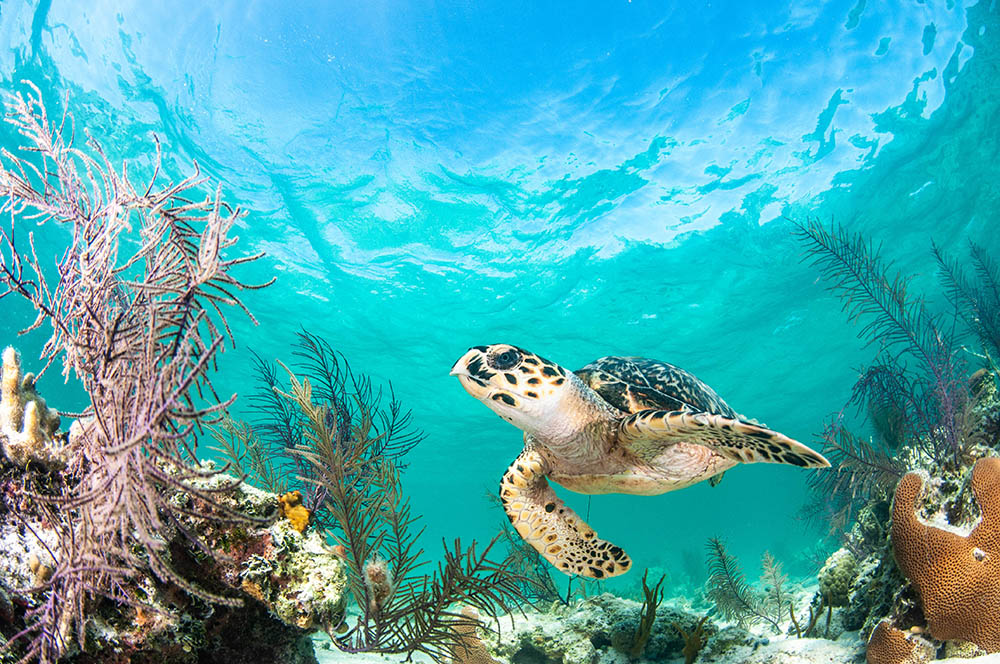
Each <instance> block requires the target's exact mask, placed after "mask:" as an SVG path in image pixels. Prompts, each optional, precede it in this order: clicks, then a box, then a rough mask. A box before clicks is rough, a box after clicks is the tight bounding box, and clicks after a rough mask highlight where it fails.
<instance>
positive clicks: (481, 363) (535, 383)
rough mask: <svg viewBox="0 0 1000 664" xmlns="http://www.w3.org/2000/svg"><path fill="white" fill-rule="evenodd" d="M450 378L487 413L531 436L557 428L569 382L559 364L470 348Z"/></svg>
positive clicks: (503, 348)
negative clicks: (484, 408) (460, 384)
mask: <svg viewBox="0 0 1000 664" xmlns="http://www.w3.org/2000/svg"><path fill="white" fill-rule="evenodd" d="M451 375H452V376H458V380H459V382H461V383H462V387H464V388H465V391H466V392H468V393H469V394H471V395H472V396H474V397H475V398H477V399H479V400H480V401H482V402H483V403H484V404H486V406H487V407H488V408H489V409H490V410H492V411H493V412H495V413H496V414H497V415H499V416H500V417H502V418H503V419H505V420H507V421H508V422H510V423H511V424H513V425H514V426H516V427H517V428H519V429H521V430H523V431H526V432H528V433H532V434H539V433H543V432H545V431H546V430H550V429H551V428H552V427H553V426H559V423H560V420H561V419H562V415H561V403H562V400H563V397H564V396H565V395H566V394H567V392H568V391H569V390H571V389H572V387H571V384H572V378H573V375H572V374H571V373H569V372H568V371H566V370H565V369H563V368H562V367H560V366H559V365H558V364H555V363H554V362H549V361H548V360H546V359H544V358H542V357H539V356H538V355H535V354H534V353H531V352H528V351H526V350H524V349H523V348H518V347H517V346H511V345H510V344H492V345H489V346H474V347H472V348H470V349H469V350H468V352H467V353H465V355H463V356H462V357H461V358H459V360H458V362H456V363H455V366H453V367H452V368H451Z"/></svg>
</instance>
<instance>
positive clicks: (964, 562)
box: [892, 458, 1000, 652]
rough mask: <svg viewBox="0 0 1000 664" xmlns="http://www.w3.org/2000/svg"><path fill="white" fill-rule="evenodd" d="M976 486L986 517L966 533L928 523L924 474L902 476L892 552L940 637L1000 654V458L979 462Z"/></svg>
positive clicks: (895, 506) (974, 477)
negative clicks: (923, 509) (919, 507)
mask: <svg viewBox="0 0 1000 664" xmlns="http://www.w3.org/2000/svg"><path fill="white" fill-rule="evenodd" d="M971 485H972V491H973V493H974V494H975V497H976V501H977V503H978V504H979V506H980V509H981V511H982V517H981V519H980V522H979V524H978V525H976V527H975V528H973V529H972V531H971V532H970V533H969V535H968V536H967V537H963V536H961V535H958V534H956V533H954V532H951V531H948V530H944V529H942V528H937V527H934V526H930V525H927V524H925V523H923V522H922V521H921V520H920V519H919V518H918V516H917V513H916V502H917V500H918V498H920V496H921V493H922V492H923V488H924V478H923V477H922V476H921V475H920V474H919V473H908V474H907V475H906V476H905V477H903V479H902V480H901V481H900V482H899V486H898V487H897V488H896V499H895V501H894V504H893V512H892V544H893V550H894V552H895V557H896V562H897V564H898V565H899V568H900V570H901V571H902V572H903V575H904V576H906V578H908V579H909V580H910V582H911V583H912V584H913V586H914V587H915V589H916V591H917V594H918V595H919V596H920V603H921V606H922V608H923V612H924V616H925V617H926V619H927V625H928V628H929V630H930V633H931V634H932V635H933V636H934V637H935V638H937V639H940V640H951V639H962V640H964V641H970V642H972V643H975V644H976V645H978V646H980V647H982V648H985V649H986V650H987V651H988V652H1000V582H998V579H1000V459H997V458H988V459H980V460H979V461H977V462H976V464H975V466H974V468H973V471H972V481H971Z"/></svg>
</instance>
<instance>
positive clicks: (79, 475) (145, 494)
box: [0, 88, 260, 661]
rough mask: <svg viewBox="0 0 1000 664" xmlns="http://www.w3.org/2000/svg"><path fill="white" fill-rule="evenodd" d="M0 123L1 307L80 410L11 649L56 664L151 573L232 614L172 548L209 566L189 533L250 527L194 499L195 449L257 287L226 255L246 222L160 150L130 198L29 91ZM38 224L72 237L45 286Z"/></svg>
mask: <svg viewBox="0 0 1000 664" xmlns="http://www.w3.org/2000/svg"><path fill="white" fill-rule="evenodd" d="M8 122H10V123H11V124H12V125H13V126H14V128H15V129H16V130H17V131H18V132H19V133H20V135H21V136H22V137H23V138H24V139H25V141H26V145H25V147H24V150H25V152H24V153H23V154H17V155H15V154H12V153H10V152H7V151H4V152H3V163H2V166H0V186H2V188H3V193H4V194H5V195H6V200H5V201H4V203H3V206H2V212H3V213H4V215H6V216H7V217H8V219H9V222H8V224H7V225H6V226H5V227H3V228H0V284H2V286H3V290H2V291H0V298H3V297H6V296H17V297H20V298H23V299H24V300H26V301H27V302H29V303H30V304H31V306H32V307H34V309H35V311H36V312H37V316H36V318H35V320H34V322H33V323H32V324H31V325H30V326H29V327H28V328H27V330H25V331H32V330H36V329H39V328H41V327H43V326H46V327H48V328H49V330H50V331H51V335H50V337H49V339H48V341H47V343H46V344H45V346H44V349H43V352H42V359H43V360H44V361H45V362H46V365H45V367H46V368H47V367H48V366H49V365H51V364H52V363H53V362H57V361H61V364H62V367H63V372H64V375H65V376H66V377H67V379H68V378H70V377H75V378H76V379H78V380H79V381H80V382H81V383H82V386H83V388H84V389H85V390H86V392H87V395H88V397H89V401H90V403H89V405H88V407H87V408H86V410H85V412H84V413H83V416H82V417H81V419H80V420H78V421H77V422H76V423H75V424H74V427H73V428H72V429H71V432H70V434H71V435H70V443H69V444H70V448H71V449H70V454H69V457H68V459H67V467H66V469H65V471H64V475H65V477H66V479H67V481H66V486H67V487H68V488H67V489H66V491H65V492H64V493H63V494H62V495H58V496H48V497H44V496H43V497H40V498H41V501H42V505H43V508H44V509H46V510H47V516H46V518H47V520H48V521H49V523H50V524H51V525H52V526H53V527H54V528H55V529H56V531H57V533H58V547H57V549H56V550H55V551H54V552H53V553H54V556H55V567H54V569H53V571H52V574H51V576H50V577H49V578H48V580H47V581H45V582H44V583H42V584H40V586H39V587H38V588H37V589H36V590H37V591H38V592H40V593H42V597H43V599H42V601H41V602H40V604H39V605H38V606H37V608H35V609H34V610H33V611H32V612H31V613H30V614H29V616H28V621H27V626H26V627H25V629H24V631H23V632H22V633H21V634H20V635H18V636H19V637H29V638H28V643H29V647H28V651H27V656H28V657H36V658H39V659H41V660H42V661H53V660H55V659H57V658H58V657H60V656H61V655H62V654H63V653H64V652H65V651H66V649H67V647H68V644H69V641H70V639H71V638H72V637H73V636H74V635H75V636H76V637H77V638H78V639H79V640H81V641H82V639H83V636H84V631H85V614H86V609H87V607H88V605H89V603H90V602H91V601H92V600H93V599H94V598H95V597H97V596H104V597H107V598H110V599H112V600H114V601H117V602H124V603H130V604H141V603H142V601H143V598H142V597H138V596H136V594H135V593H133V592H132V591H131V590H130V588H131V587H133V585H134V582H135V581H136V580H137V579H140V578H142V577H144V576H148V575H149V574H150V573H152V575H153V576H154V577H155V578H156V579H158V580H159V581H160V582H162V583H165V584H168V585H173V586H176V587H179V588H181V589H183V590H184V591H187V592H188V593H190V594H192V595H194V596H197V597H200V598H202V599H205V600H208V601H212V602H221V603H227V604H232V603H234V602H237V601H238V600H235V599H233V598H229V597H222V596H219V595H218V594H216V593H213V592H210V591H209V590H207V589H205V588H202V587H199V586H197V585H195V584H193V583H190V582H189V581H187V580H186V579H185V578H184V577H183V576H182V575H181V574H179V573H178V572H177V571H176V570H175V569H174V566H173V565H172V563H171V553H170V551H169V550H168V547H167V544H166V542H167V541H169V540H170V537H168V536H166V534H167V533H175V532H179V533H180V534H181V535H182V536H184V537H185V538H186V539H187V542H188V544H189V545H190V546H191V547H193V549H194V550H196V551H198V552H199V555H202V556H207V557H212V556H217V555H219V554H217V553H216V552H214V551H212V550H211V549H210V548H209V547H208V546H206V545H205V544H204V543H203V542H202V541H201V540H200V539H199V538H198V537H197V536H195V535H194V534H193V533H192V532H191V531H190V530H189V528H188V527H186V526H185V524H184V519H185V518H186V517H191V516H194V517H205V516H209V517H211V518H215V519H221V520H235V521H239V520H247V517H244V516H243V515H240V514H237V513H234V512H232V511H231V510H229V509H227V508H225V507H224V506H223V505H222V504H221V503H220V502H219V501H218V500H216V499H215V495H217V492H220V491H228V490H230V489H231V488H232V487H233V486H234V485H235V483H236V482H237V480H234V481H233V482H229V483H222V484H221V485H214V488H211V489H207V488H203V487H204V486H205V485H204V484H203V483H200V481H201V480H202V479H203V478H204V476H205V475H206V472H207V471H204V470H202V469H201V468H200V467H199V466H197V465H196V462H195V461H194V459H195V437H194V434H195V433H196V431H197V430H198V428H199V427H200V426H201V425H202V424H203V423H204V422H206V421H211V420H212V419H213V418H215V417H216V416H217V415H218V413H220V412H221V411H222V410H223V409H224V408H225V407H226V406H227V405H228V404H229V403H231V401H232V399H229V400H221V399H220V398H219V397H218V396H217V395H216V393H215V390H214V389H213V386H212V383H211V380H210V371H211V369H212V368H213V367H214V362H215V358H216V354H217V353H218V352H219V351H220V350H221V349H222V347H223V342H224V341H225V339H226V338H227V337H229V338H231V337H232V334H231V332H230V328H229V325H228V324H227V322H226V318H225V312H226V311H227V310H231V309H233V308H236V309H240V310H242V311H244V312H245V313H247V314H248V315H249V312H248V311H247V310H246V308H245V307H244V306H243V305H242V303H241V302H240V299H239V297H238V296H237V293H238V292H239V291H241V290H243V289H245V288H253V287H255V286H250V285H248V284H245V283H243V282H241V281H240V280H238V279H237V278H236V277H235V276H233V274H232V270H233V268H235V267H237V266H239V265H241V264H245V263H249V262H252V261H254V260H256V259H257V258H259V257H260V255H259V254H256V255H243V256H233V255H232V249H233V246H234V244H235V243H236V238H234V237H232V236H231V231H232V229H233V226H234V224H235V223H236V221H237V220H238V219H239V218H240V216H241V213H240V211H239V210H234V209H230V208H229V207H228V206H226V205H225V204H224V203H223V201H222V200H221V197H220V195H219V194H218V192H216V193H214V194H211V195H208V196H205V195H204V194H199V193H198V190H199V188H200V187H201V185H203V183H204V181H205V180H204V179H202V178H200V176H199V175H197V174H196V175H195V176H193V177H190V178H187V179H184V180H182V181H180V182H177V183H173V182H165V181H164V176H163V174H162V173H161V171H160V160H159V146H158V144H157V149H156V159H155V161H154V163H153V167H152V172H151V175H150V178H149V180H148V182H145V183H143V184H142V185H141V186H138V187H137V186H136V185H135V184H134V182H133V180H132V179H131V178H130V176H129V173H128V171H127V169H126V168H125V167H124V166H123V167H122V168H121V169H120V170H119V169H116V168H115V167H113V165H112V164H111V162H110V160H109V159H108V158H107V157H106V155H105V153H104V152H103V151H102V149H101V147H100V146H99V145H98V143H97V142H96V141H94V140H90V141H88V144H87V148H86V149H81V148H77V147H74V145H73V140H72V131H71V130H70V127H71V126H72V121H71V118H69V116H66V115H64V116H63V117H62V119H61V120H60V121H59V122H58V123H55V122H52V121H50V119H49V117H48V116H47V115H46V110H45V107H44V105H43V104H42V100H41V98H40V94H39V92H38V90H37V89H35V88H32V89H31V92H30V93H29V94H28V95H27V96H23V95H18V96H15V97H13V98H11V100H10V103H9V113H8ZM196 197H197V198H196ZM32 222H35V223H37V224H42V223H56V224H60V225H62V226H65V227H66V228H67V230H68V231H69V232H68V234H67V237H68V239H69V243H68V246H67V247H66V249H65V251H64V252H63V253H62V256H61V258H59V260H58V261H57V262H56V274H55V275H52V274H50V273H49V270H48V269H47V268H43V264H47V259H48V254H47V252H42V253H41V254H40V252H39V251H38V250H39V247H37V246H36V245H35V242H34V238H33V235H32V233H26V232H24V229H25V228H26V227H28V225H29V224H31V223H32ZM43 249H48V248H45V247H43ZM53 276H54V278H53ZM251 318H252V317H251ZM43 371H44V369H43ZM220 401H221V403H220ZM178 495H181V496H183V499H180V500H178V499H176V497H177V496H178ZM15 638H17V637H15Z"/></svg>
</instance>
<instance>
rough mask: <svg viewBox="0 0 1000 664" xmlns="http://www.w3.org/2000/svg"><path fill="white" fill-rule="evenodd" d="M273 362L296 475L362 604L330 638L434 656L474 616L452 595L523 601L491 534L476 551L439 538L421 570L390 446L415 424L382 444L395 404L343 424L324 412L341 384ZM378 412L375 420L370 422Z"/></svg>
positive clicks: (348, 645)
mask: <svg viewBox="0 0 1000 664" xmlns="http://www.w3.org/2000/svg"><path fill="white" fill-rule="evenodd" d="M319 361H322V360H319ZM281 366H282V367H283V368H284V369H285V371H286V373H287V376H288V379H287V383H286V384H283V385H282V386H281V387H278V386H277V385H276V386H275V387H274V388H273V389H274V393H275V395H276V396H277V397H280V398H282V399H286V400H288V402H289V403H290V404H292V405H293V406H294V408H295V409H297V411H298V412H297V414H296V416H295V420H296V421H297V422H298V423H299V428H297V429H296V431H298V432H300V433H299V435H300V436H301V438H300V440H299V442H297V443H295V447H294V448H293V452H294V453H295V454H298V455H299V456H300V457H301V459H302V461H303V462H304V463H305V464H306V466H307V472H305V473H304V474H302V475H301V476H300V477H299V479H301V480H302V481H305V482H307V483H310V484H313V485H315V486H316V487H317V489H318V492H317V493H315V494H314V495H316V496H320V497H321V498H320V500H321V501H322V504H321V505H317V506H316V509H317V511H319V510H320V508H322V510H323V511H324V512H325V514H326V515H327V516H326V518H325V520H324V522H322V523H319V524H318V527H321V528H324V529H326V530H327V532H328V535H329V536H330V537H331V538H332V539H333V540H334V541H335V542H336V549H337V550H338V551H339V552H340V554H341V555H342V557H343V560H344V563H345V566H346V568H347V572H348V575H347V576H348V588H349V591H350V593H351V595H352V596H353V597H354V599H355V601H356V603H357V606H358V609H359V612H360V615H359V616H358V617H357V619H356V621H355V622H354V624H350V625H348V624H345V625H343V630H342V631H341V632H339V633H334V634H331V638H332V640H333V642H334V644H335V645H336V646H337V647H338V648H340V649H341V650H344V651H346V652H377V653H383V654H407V655H412V654H413V653H417V652H419V653H424V654H426V655H428V656H430V657H431V658H433V659H435V660H439V661H440V660H444V659H445V658H447V657H448V656H449V654H450V653H452V652H453V651H454V649H455V648H459V647H461V645H462V644H461V633H462V630H461V629H458V627H460V626H463V625H464V626H470V625H474V624H475V622H474V621H472V620H471V619H470V618H469V617H468V616H467V615H465V614H463V613H462V611H461V606H460V605H464V606H465V607H472V608H473V609H475V610H476V611H477V612H481V613H485V614H490V615H496V614H497V613H498V612H504V613H506V612H509V611H511V610H513V609H515V608H516V607H518V606H520V605H521V604H523V603H524V602H525V601H526V599H525V597H524V592H523V588H524V584H525V583H526V582H527V579H525V578H524V577H523V576H522V575H521V574H519V573H518V571H517V568H516V566H515V565H514V562H513V561H512V559H510V558H508V559H505V560H502V561H500V562H494V561H492V560H491V559H490V557H489V555H490V553H491V551H492V549H493V547H494V546H495V544H496V541H497V539H496V538H494V539H493V540H492V541H491V542H490V543H488V544H487V545H486V546H485V547H484V548H483V549H482V551H477V549H476V544H475V542H473V544H472V545H471V546H469V547H467V548H466V547H463V546H462V544H461V542H460V541H459V540H457V539H456V540H455V542H454V544H453V546H447V545H446V546H445V547H444V552H443V553H444V555H443V559H442V560H441V562H439V564H438V567H437V570H436V571H434V572H433V573H431V574H423V573H420V572H419V568H420V567H421V566H423V565H424V564H426V563H425V561H424V560H423V550H422V549H420V548H419V547H418V545H417V542H418V539H419V536H420V532H421V530H418V529H416V522H417V520H418V518H419V517H417V516H415V515H414V514H413V513H412V511H411V508H410V505H409V499H408V498H407V496H406V495H405V493H404V492H403V490H402V485H401V482H400V473H399V468H398V465H397V463H396V461H397V457H398V455H395V454H394V452H395V451H398V450H404V451H405V450H406V449H409V447H408V445H409V443H406V442H405V441H410V442H412V441H414V440H417V439H418V438H414V436H415V435H417V434H413V433H411V434H409V435H408V436H407V437H404V438H403V439H402V440H403V441H404V444H402V445H401V446H397V447H393V446H392V445H391V444H390V441H391V439H392V435H391V434H392V432H393V431H401V430H402V429H397V428H394V426H392V425H391V422H393V421H396V422H397V424H398V423H399V421H398V420H396V419H395V416H393V413H396V412H401V411H398V408H396V407H394V406H389V411H388V412H389V415H388V420H384V421H383V420H381V419H380V416H379V415H378V411H375V410H370V409H368V410H367V411H363V412H364V414H363V416H362V417H361V418H360V419H354V418H352V419H351V422H350V424H349V425H348V426H345V420H344V419H343V417H342V414H337V413H334V414H331V408H334V407H335V406H334V405H332V404H337V403H340V402H341V401H342V400H343V394H344V393H343V390H344V386H343V384H337V383H332V384H331V383H327V384H323V383H322V382H320V383H319V384H318V385H317V384H314V382H313V380H312V379H311V378H310V377H309V376H300V375H298V374H296V373H295V372H294V371H292V370H291V369H289V368H288V367H286V366H285V365H281ZM317 366H319V368H320V372H321V374H322V375H327V374H329V371H328V370H327V369H325V368H323V365H317ZM285 385H287V387H286V386H285ZM338 385H339V386H338ZM352 389H353V388H352ZM335 390H336V391H335ZM362 393H364V391H362ZM331 397H333V398H331ZM392 403H395V402H394V400H393V402H392ZM379 421H382V422H383V424H381V425H378V426H376V424H375V423H376V422H379ZM283 431H284V429H283ZM397 440H398V439H397Z"/></svg>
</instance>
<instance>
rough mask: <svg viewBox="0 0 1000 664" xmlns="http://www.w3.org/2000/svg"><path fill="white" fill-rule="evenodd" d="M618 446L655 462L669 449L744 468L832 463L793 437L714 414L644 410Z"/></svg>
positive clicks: (632, 418)
mask: <svg viewBox="0 0 1000 664" xmlns="http://www.w3.org/2000/svg"><path fill="white" fill-rule="evenodd" d="M618 436H619V441H620V442H621V443H622V444H623V445H624V446H625V447H626V448H627V449H628V450H629V451H631V452H632V453H633V454H635V455H636V456H638V457H640V458H642V459H652V458H655V457H656V456H657V455H658V454H659V453H660V451H662V450H663V448H664V447H665V446H668V445H674V444H677V443H689V444H694V445H703V446H705V447H707V448H709V449H711V450H713V451H714V452H716V453H718V454H721V455H722V456H724V457H726V458H728V459H732V460H733V461H737V462H742V463H756V462H765V463H788V464H792V465H794V466H799V467H800V468H826V467H828V466H829V465H830V462H829V461H827V460H826V459H824V458H823V456H822V455H820V454H818V453H816V452H814V451H812V450H811V449H809V448H808V447H806V446H805V445H803V444H802V443H800V442H798V441H795V440H792V439H791V438H789V437H788V436H786V435H784V434H781V433H778V432H777V431H772V430H771V429H766V428H764V427H761V426H758V425H756V424H750V423H749V422H743V421H741V420H735V419H731V418H728V417H723V416H722V415H715V414H712V413H692V412H685V411H676V410H672V411H666V410H643V411H639V412H638V413H635V414H633V415H629V416H628V417H626V418H625V419H623V420H622V421H621V424H620V425H619V429H618Z"/></svg>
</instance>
